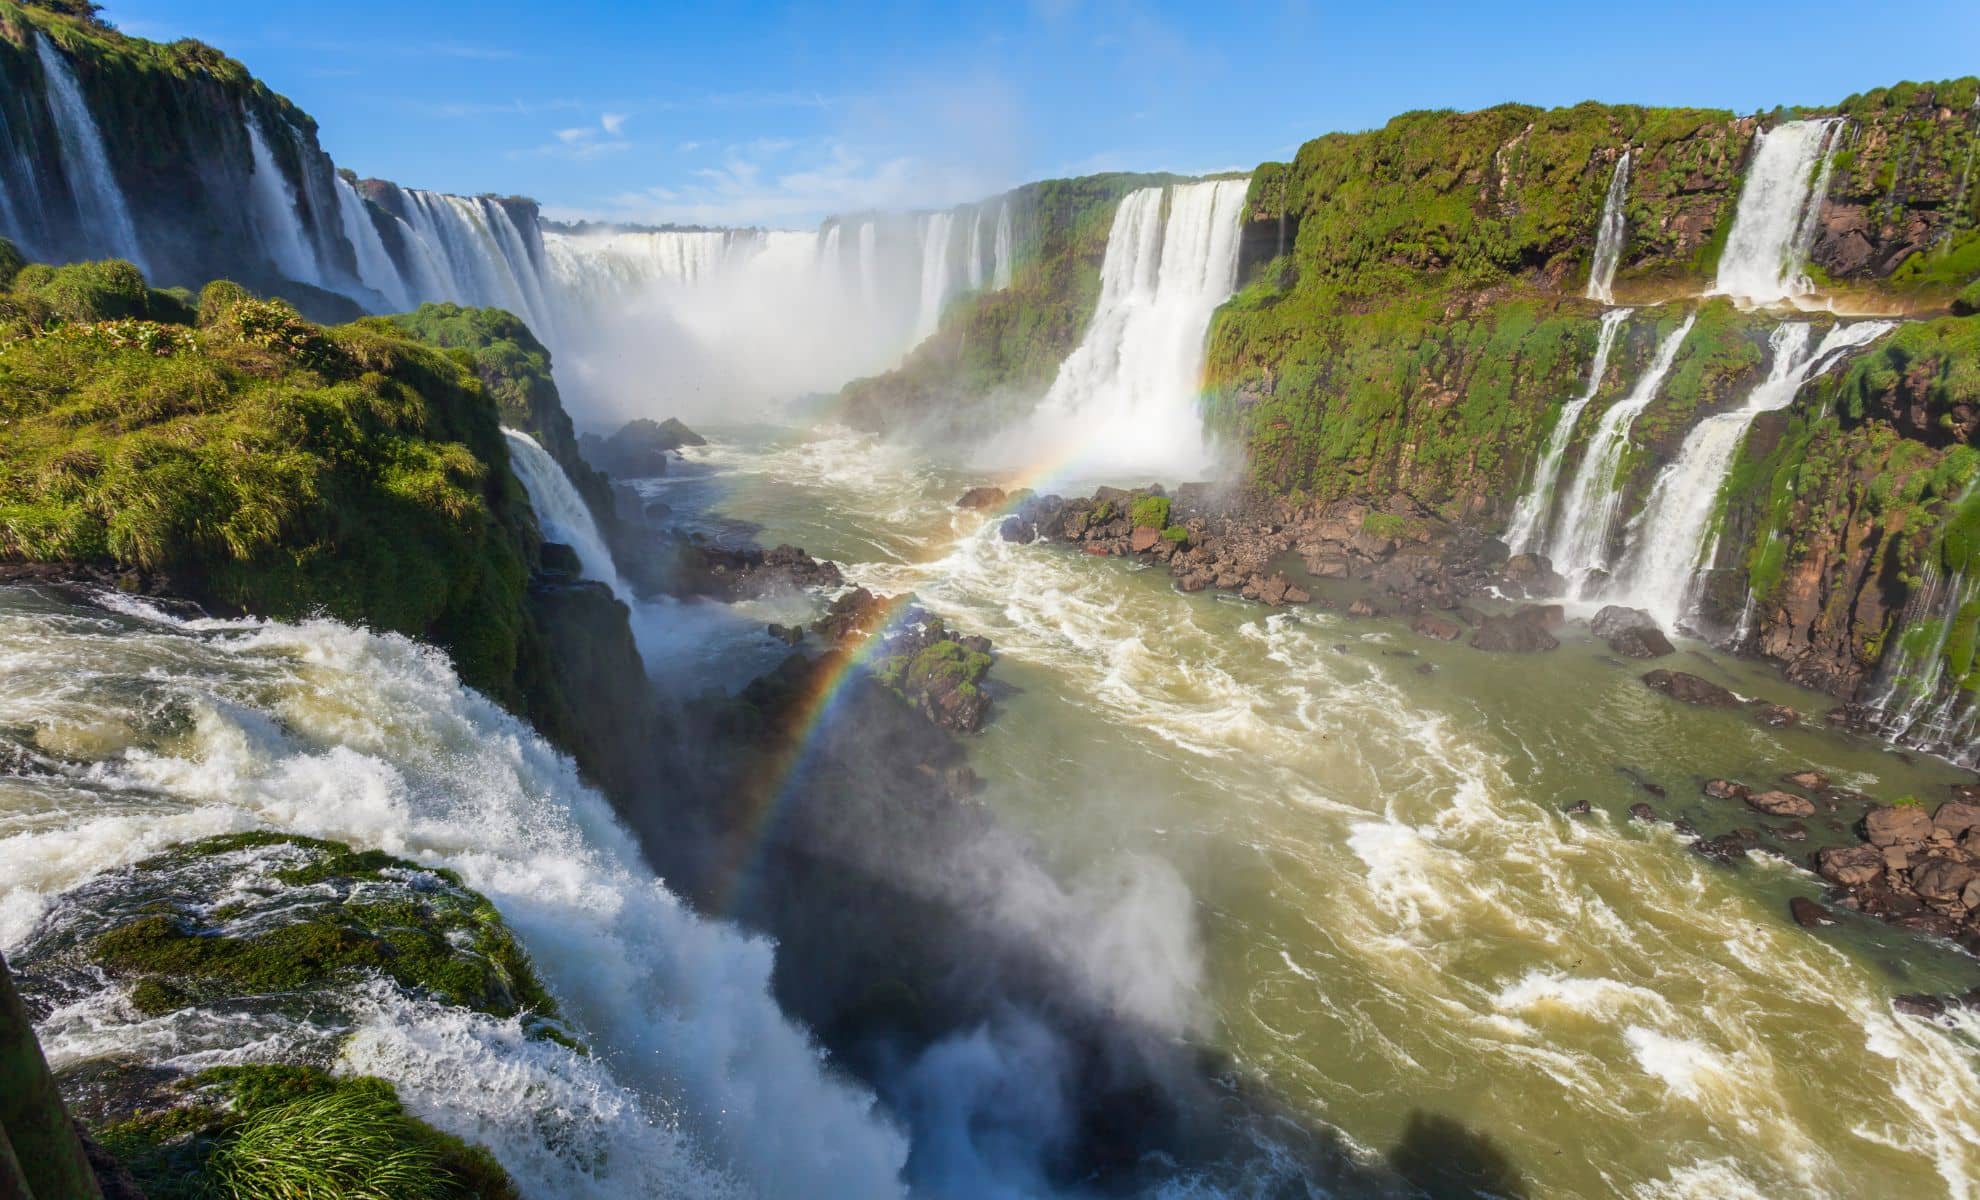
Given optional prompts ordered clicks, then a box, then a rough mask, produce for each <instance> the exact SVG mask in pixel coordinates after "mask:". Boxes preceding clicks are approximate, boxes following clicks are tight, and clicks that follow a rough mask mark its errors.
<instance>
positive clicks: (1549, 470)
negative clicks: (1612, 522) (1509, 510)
mask: <svg viewBox="0 0 1980 1200" xmlns="http://www.w3.org/2000/svg"><path fill="white" fill-rule="evenodd" d="M1632 311H1634V310H1632V309H1627V308H1615V309H1610V310H1609V311H1608V312H1605V313H1603V314H1602V328H1601V331H1600V332H1599V333H1598V334H1596V337H1595V358H1594V361H1592V362H1590V363H1589V364H1588V383H1587V386H1585V387H1584V388H1582V390H1581V394H1580V395H1579V396H1576V397H1575V398H1574V399H1572V400H1570V401H1568V402H1567V403H1566V404H1564V405H1562V406H1561V415H1560V417H1559V418H1558V419H1557V420H1555V422H1554V431H1553V433H1551V434H1549V435H1548V437H1547V445H1546V448H1545V449H1543V450H1542V451H1541V452H1540V461H1539V463H1538V464H1537V465H1536V466H1535V467H1534V468H1533V482H1532V483H1531V484H1530V485H1528V487H1527V489H1526V492H1525V494H1524V495H1522V496H1520V498H1519V503H1518V504H1517V505H1515V506H1514V508H1513V515H1512V521H1511V522H1510V523H1509V524H1508V525H1507V526H1506V545H1507V546H1509V547H1511V549H1512V552H1513V553H1514V554H1527V553H1531V552H1532V551H1533V550H1535V549H1536V548H1537V545H1538V543H1539V541H1540V539H1541V538H1542V537H1543V536H1544V535H1545V533H1546V530H1547V517H1548V515H1549V514H1550V513H1551V512H1552V511H1553V504H1554V484H1555V483H1556V482H1558V481H1559V479H1560V474H1561V459H1562V458H1563V457H1564V456H1565V455H1566V454H1567V448H1568V443H1569V442H1570V441H1572V440H1574V427H1575V424H1576V422H1578V421H1579V420H1580V419H1581V411H1582V410H1583V409H1585V408H1587V407H1588V402H1589V401H1590V400H1593V399H1594V398H1595V393H1596V392H1597V391H1599V390H1600V389H1601V387H1602V375H1603V373H1604V372H1606V371H1607V370H1608V369H1609V352H1610V351H1611V350H1613V349H1614V348H1615V344H1616V334H1617V332H1618V331H1620V330H1621V329H1622V326H1623V322H1624V321H1626V320H1628V319H1629V314H1630V313H1631V312H1632Z"/></svg>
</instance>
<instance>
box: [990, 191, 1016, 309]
mask: <svg viewBox="0 0 1980 1200" xmlns="http://www.w3.org/2000/svg"><path fill="white" fill-rule="evenodd" d="M995 240H996V247H995V249H994V251H993V252H992V253H993V256H994V259H995V262H996V266H995V269H994V270H992V271H991V273H990V286H991V287H993V288H995V289H996V290H998V291H1000V292H1001V291H1003V290H1004V289H1005V288H1007V287H1009V286H1011V202H1010V201H1009V200H1006V201H1004V202H1003V203H1002V204H999V205H998V206H997V237H996V239H995Z"/></svg>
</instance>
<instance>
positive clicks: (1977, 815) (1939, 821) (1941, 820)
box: [1932, 800, 1980, 838]
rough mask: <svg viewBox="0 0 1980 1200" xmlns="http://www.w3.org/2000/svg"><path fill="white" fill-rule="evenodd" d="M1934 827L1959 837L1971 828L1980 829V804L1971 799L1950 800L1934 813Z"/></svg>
mask: <svg viewBox="0 0 1980 1200" xmlns="http://www.w3.org/2000/svg"><path fill="white" fill-rule="evenodd" d="M1932 828H1934V829H1938V830H1943V831H1944V832H1946V833H1948V834H1951V835H1952V836H1953V837H1955V838H1957V837H1959V836H1961V835H1962V834H1964V833H1965V832H1966V831H1967V830H1969V829H1980V804H1976V803H1974V802H1973V801H1971V800H1948V801H1946V802H1945V803H1944V804H1941V805H1940V806H1939V811H1937V812H1935V813H1933V814H1932Z"/></svg>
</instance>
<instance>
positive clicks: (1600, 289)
mask: <svg viewBox="0 0 1980 1200" xmlns="http://www.w3.org/2000/svg"><path fill="white" fill-rule="evenodd" d="M1628 199H1629V151H1627V150H1625V151H1623V154H1622V157H1621V158H1619V159H1617V160H1616V170H1615V173H1614V174H1613V175H1611V176H1609V194H1608V195H1607V196H1606V197H1604V198H1603V200H1602V224H1601V225H1600V226H1599V227H1598V228H1597V229H1596V232H1595V258H1594V260H1593V261H1592V262H1591V263H1589V266H1588V298H1589V299H1590V300H1600V301H1601V302H1602V303H1604V304H1614V303H1615V302H1616V297H1615V293H1614V292H1613V291H1611V290H1610V289H1611V288H1612V287H1613V286H1614V285H1615V282H1616V267H1617V265H1618V264H1620V263H1621V262H1622V250H1623V228H1624V225H1625V223H1626V220H1627V218H1626V217H1625V216H1624V214H1623V205H1624V203H1625V202H1627V201H1628Z"/></svg>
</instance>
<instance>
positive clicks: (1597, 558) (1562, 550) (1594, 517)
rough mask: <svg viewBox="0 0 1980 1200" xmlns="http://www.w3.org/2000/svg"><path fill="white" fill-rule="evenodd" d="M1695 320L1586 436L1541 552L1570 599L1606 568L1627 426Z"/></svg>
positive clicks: (1671, 337)
mask: <svg viewBox="0 0 1980 1200" xmlns="http://www.w3.org/2000/svg"><path fill="white" fill-rule="evenodd" d="M1697 319H1698V317H1697V314H1695V313H1694V314H1692V315H1690V316H1687V317H1685V319H1684V322H1683V323H1682V324H1680V325H1679V326H1678V327H1677V328H1676V329H1674V330H1672V331H1671V332H1670V333H1669V334H1667V335H1666V336H1665V338H1664V340H1663V343H1662V344H1661V345H1659V346H1658V347H1657V355H1656V357H1655V358H1654V359H1653V360H1652V361H1651V363H1650V369H1649V370H1647V371H1645V372H1644V373H1643V377H1642V378H1641V379H1639V380H1637V381H1636V386H1635V387H1634V388H1632V389H1630V392H1629V394H1628V395H1627V396H1624V397H1623V398H1622V399H1621V400H1618V401H1616V402H1615V403H1614V404H1612V405H1610V406H1609V408H1608V409H1607V411H1605V412H1603V414H1602V419H1601V421H1600V422H1599V423H1597V424H1596V426H1595V431H1594V432H1593V433H1591V434H1589V436H1588V448H1587V449H1586V450H1585V451H1583V453H1582V456H1581V465H1580V467H1579V468H1577V469H1576V471H1575V474H1574V481H1573V482H1572V483H1571V484H1570V485H1569V486H1568V494H1567V500H1566V502H1565V503H1564V504H1563V505H1562V506H1561V516H1560V524H1559V525H1558V526H1557V527H1556V528H1555V530H1554V538H1553V541H1552V542H1551V543H1550V545H1549V548H1548V552H1547V556H1548V557H1549V558H1551V559H1552V560H1553V563H1554V570H1556V571H1558V572H1560V573H1561V574H1562V575H1563V576H1565V577H1566V578H1567V580H1568V583H1569V587H1570V590H1571V594H1572V595H1574V596H1575V597H1577V598H1580V597H1581V596H1582V594H1583V590H1584V588H1585V586H1586V584H1587V581H1588V578H1589V576H1590V574H1591V573H1592V572H1595V571H1597V570H1600V569H1602V568H1604V567H1606V566H1607V565H1608V561H1609V533H1610V530H1611V529H1612V528H1613V527H1614V525H1615V520H1616V509H1617V507H1618V506H1619V505H1620V504H1621V502H1622V484H1621V481H1619V480H1618V479H1617V478H1616V472H1617V469H1618V468H1619V467H1620V466H1621V465H1622V458H1623V450H1624V448H1625V447H1626V446H1627V445H1628V444H1629V430H1630V426H1631V425H1633V424H1634V423H1635V421H1636V418H1637V416H1638V415H1639V414H1641V413H1642V412H1643V410H1644V409H1645V408H1647V407H1649V405H1650V402H1651V401H1652V400H1655V399H1656V398H1657V392H1658V390H1659V389H1661V388H1662V387H1663V386H1664V377H1665V376H1666V375H1668V374H1670V372H1671V364H1673V363H1674V362H1676V361H1677V353H1678V348H1679V347H1680V346H1682V345H1684V339H1685V337H1686V335H1688V334H1690V332H1691V326H1692V324H1693V322H1695V321H1697Z"/></svg>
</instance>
